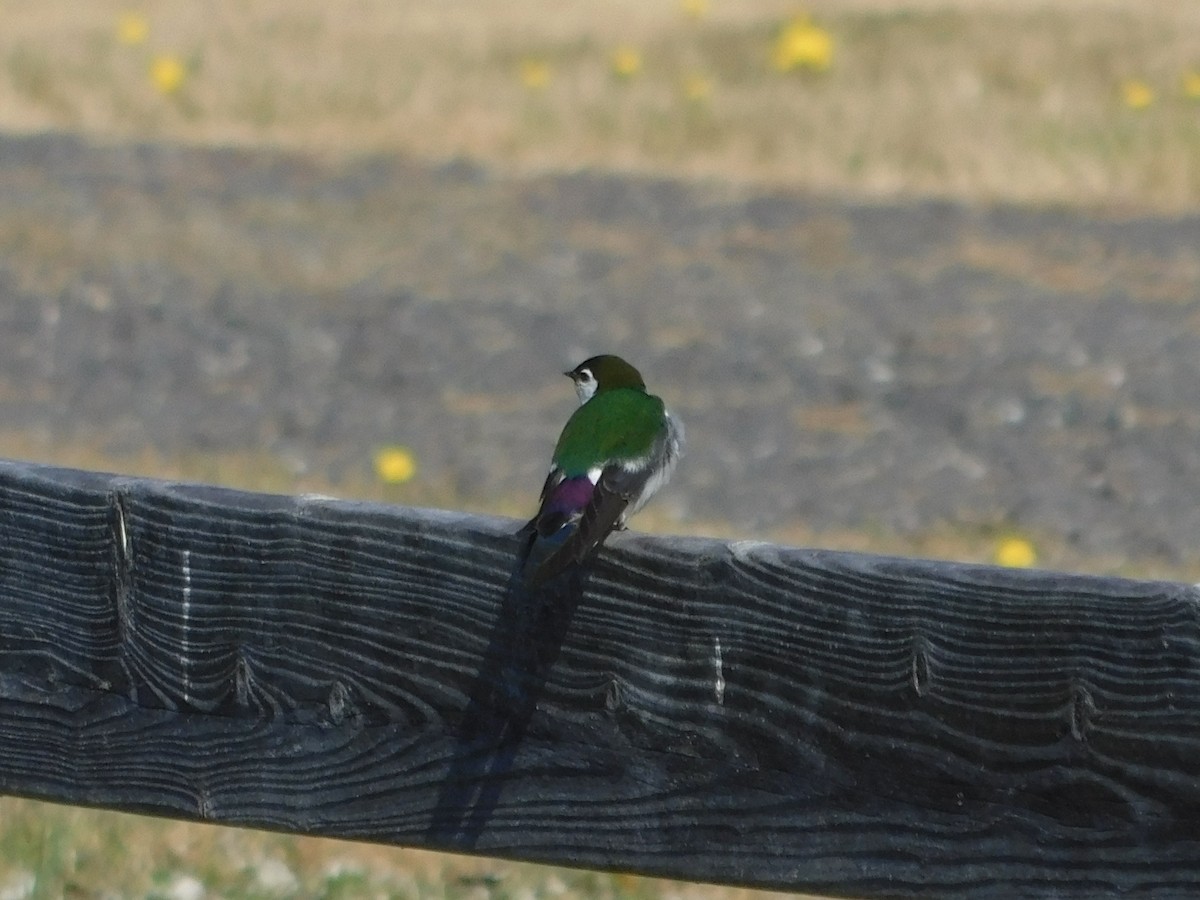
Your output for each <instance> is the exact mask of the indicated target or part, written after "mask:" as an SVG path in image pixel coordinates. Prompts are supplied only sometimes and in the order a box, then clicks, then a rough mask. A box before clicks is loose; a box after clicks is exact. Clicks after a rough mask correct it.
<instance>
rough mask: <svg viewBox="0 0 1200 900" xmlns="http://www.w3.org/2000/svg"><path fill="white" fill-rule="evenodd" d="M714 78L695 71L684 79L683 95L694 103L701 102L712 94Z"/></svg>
mask: <svg viewBox="0 0 1200 900" xmlns="http://www.w3.org/2000/svg"><path fill="white" fill-rule="evenodd" d="M712 91H713V83H712V79H711V78H709V77H707V76H706V75H701V74H700V73H698V72H693V73H692V74H690V75H688V76H687V77H686V78H684V79H683V96H685V97H687V99H688V100H690V101H691V102H692V103H700V102H702V101H704V100H707V99H708V98H709V97H711V96H712Z"/></svg>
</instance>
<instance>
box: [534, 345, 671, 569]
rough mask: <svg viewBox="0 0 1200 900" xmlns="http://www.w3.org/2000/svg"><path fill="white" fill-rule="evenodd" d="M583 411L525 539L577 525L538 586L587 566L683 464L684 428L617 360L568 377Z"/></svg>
mask: <svg viewBox="0 0 1200 900" xmlns="http://www.w3.org/2000/svg"><path fill="white" fill-rule="evenodd" d="M564 374H565V375H566V376H567V377H568V378H570V379H571V381H572V382H574V384H575V393H576V394H578V395H579V402H580V403H581V404H582V405H581V406H580V407H579V409H577V410H575V412H574V413H573V414H572V416H571V418H570V419H568V420H567V424H566V426H565V427H564V428H563V430H562V434H560V435H559V437H558V443H557V444H556V445H555V447H554V457H553V459H552V461H551V465H550V474H549V475H547V476H546V484H545V485H544V486H543V487H542V496H541V506H540V507H539V509H538V512H537V515H535V516H534V517H533V518H532V519H530V520H529V522H528V523H527V524H526V525H525V527H524V528H522V529H521V534H523V535H526V536H527V537H528V539H529V544H528V545H527V550H526V552H527V553H528V551H529V549H532V547H533V545H534V543H535V542H536V541H537V539H538V538H553V537H555V536H558V535H559V534H560V532H562V531H563V529H564V528H568V527H570V526H574V531H573V532H570V533H567V534H566V536H565V537H564V538H563V539H562V544H561V546H559V547H558V548H557V549H555V550H554V551H553V552H552V553H551V554H550V555H549V556H548V557H547V558H546V559H545V560H544V561H543V562H541V563H540V565H539V566H538V568H537V570H536V571H535V572H534V574H533V578H532V579H531V583H532V584H533V585H535V586H536V585H538V584H541V583H542V582H544V581H546V580H548V579H550V578H553V577H554V576H556V575H558V574H560V573H562V572H563V571H565V570H566V569H567V568H569V567H570V566H572V565H577V564H579V563H581V562H583V561H584V560H586V559H588V558H589V557H590V556H592V554H594V553H595V552H596V550H597V549H599V547H600V544H601V543H602V542H603V541H604V539H605V538H606V537H608V535H609V533H610V532H612V531H613V529H616V528H624V527H625V521H626V519H628V518H629V517H630V516H632V515H633V514H634V513H635V512H637V511H638V510H639V509H641V508H642V506H643V505H645V503H646V501H647V500H649V499H650V498H651V497H652V496H654V494H655V492H656V491H658V489H659V488H661V487H662V486H663V485H664V484H666V483H667V479H669V478H670V477H671V472H672V471H673V470H674V468H675V464H676V463H677V462H678V461H679V457H680V454H681V452H682V449H683V426H682V425H681V424H680V423H679V422H678V421H677V420H676V419H674V418H672V416H671V414H670V413H669V412H667V408H666V406H664V405H663V402H662V400H660V399H659V398H658V397H656V396H654V395H653V394H648V393H646V384H645V382H644V381H642V376H641V374H640V373H639V372H638V370H637V369H635V368H634V367H633V366H631V365H630V364H629V363H627V362H625V360H623V359H621V358H620V357H617V356H593V357H592V358H591V359H587V360H584V361H583V362H581V363H580V364H579V365H578V366H576V367H575V368H574V369H572V370H571V371H570V372H566V373H564Z"/></svg>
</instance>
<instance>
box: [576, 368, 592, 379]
mask: <svg viewBox="0 0 1200 900" xmlns="http://www.w3.org/2000/svg"><path fill="white" fill-rule="evenodd" d="M579 380H580V381H591V380H592V373H591V370H590V369H584V370H583V371H582V372H580V373H579Z"/></svg>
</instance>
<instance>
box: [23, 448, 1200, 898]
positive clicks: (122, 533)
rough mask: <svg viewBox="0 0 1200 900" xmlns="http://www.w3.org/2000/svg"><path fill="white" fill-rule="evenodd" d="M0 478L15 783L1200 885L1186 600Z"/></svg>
mask: <svg viewBox="0 0 1200 900" xmlns="http://www.w3.org/2000/svg"><path fill="white" fill-rule="evenodd" d="M514 524H515V523H513V522H510V521H507V520H499V519H494V518H482V517H478V516H468V515H462V514H456V513H445V512H431V511H424V510H413V509H405V508H395V507H385V506H379V505H369V504H363V503H348V502H341V501H334V500H328V499H316V498H311V497H275V496H264V495H259V494H248V493H240V492H236V491H231V490H224V489H218V488H212V487H201V486H188V485H177V484H167V483H162V482H155V481H149V480H143V479H136V478H124V477H114V476H108V475H99V474H93V473H86V472H78V471H70V470H61V469H52V468H47V467H41V466H34V465H29V464H23V463H16V462H0V793H10V794H19V795H28V796H34V797H42V798H48V799H52V800H57V801H62V802H67V803H75V804H88V805H97V806H104V807H110V808H114V809H121V810H131V811H142V812H151V813H156V814H161V815H165V816H171V817H179V818H190V819H200V820H205V821H210V822H221V823H226V824H236V825H252V826H259V827H265V828H274V829H283V830H287V831H296V832H304V833H312V834H322V835H330V836H336V837H342V838H352V839H362V840H370V841H381V842H386V843H396V844H404V845H409V846H421V847H428V848H434V849H442V850H454V851H464V852H474V853H485V854H489V855H496V856H502V857H511V858H517V859H531V860H542V861H549V862H557V863H567V864H571V865H579V866H589V867H597V868H619V869H624V870H631V871H640V872H648V873H655V874H665V875H671V876H675V877H681V878H688V879H693V880H715V881H724V882H733V883H739V884H747V885H760V886H775V887H786V888H793V889H804V890H812V891H824V892H829V893H835V894H844V895H856V896H880V897H882V896H909V895H911V896H923V897H932V896H943V895H953V896H980V897H989V896H996V897H1012V896H1024V895H1039V896H1080V897H1084V896H1086V897H1098V896H1110V895H1111V896H1115V895H1118V894H1122V893H1125V892H1134V891H1136V892H1139V893H1140V894H1141V895H1153V894H1159V895H1162V896H1181V895H1193V896H1195V895H1200V615H1198V611H1200V607H1198V605H1197V599H1198V595H1197V590H1196V589H1195V588H1193V587H1192V586H1188V585H1181V584H1169V583H1157V582H1137V581H1128V580H1121V579H1114V578H1095V577H1081V576H1075V575H1064V574H1056V573H1048V572H1029V571H1012V570H1002V569H995V568H990V567H983V566H968V565H959V564H951V563H941V562H925V561H918V560H906V559H893V558H885V557H878V556H867V555H860V554H851V553H834V552H825V551H814V550H795V549H788V548H783V547H777V546H771V545H766V544H757V543H738V544H727V543H723V542H718V541H714V540H703V539H676V538H650V537H635V536H631V535H618V536H615V537H614V539H613V540H612V541H611V544H610V546H609V547H608V548H606V549H605V550H604V551H603V552H602V554H601V558H600V560H599V561H598V563H597V565H596V566H595V568H594V570H593V571H592V572H591V573H589V574H588V575H587V576H586V577H584V578H578V579H571V580H569V583H568V584H567V585H565V586H562V585H560V586H558V587H557V588H555V589H554V590H553V592H551V593H549V594H546V595H542V596H529V595H528V594H526V593H525V592H523V591H522V590H521V589H520V587H519V584H518V582H517V581H516V580H515V579H513V578H512V577H511V575H512V571H513V565H514V559H515V557H516V553H517V541H516V539H515V537H514V536H513V534H512V532H513V529H514Z"/></svg>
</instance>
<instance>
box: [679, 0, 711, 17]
mask: <svg viewBox="0 0 1200 900" xmlns="http://www.w3.org/2000/svg"><path fill="white" fill-rule="evenodd" d="M679 5H680V6H681V7H682V8H683V14H684V15H685V16H688V17H689V18H692V19H703V18H704V17H705V16H706V15H708V0H680V3H679Z"/></svg>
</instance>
